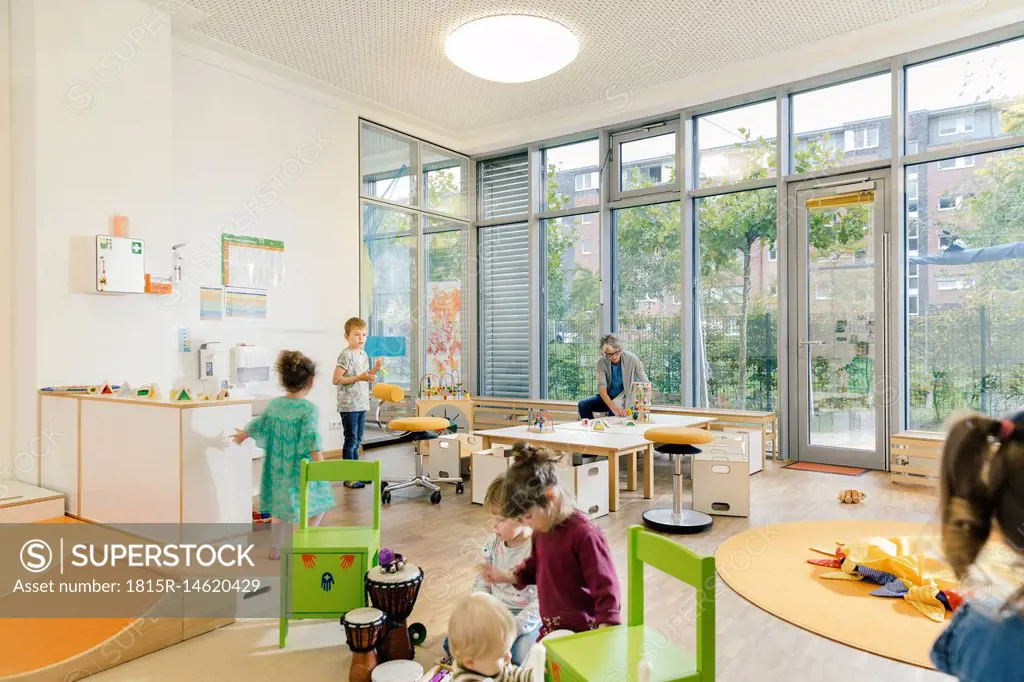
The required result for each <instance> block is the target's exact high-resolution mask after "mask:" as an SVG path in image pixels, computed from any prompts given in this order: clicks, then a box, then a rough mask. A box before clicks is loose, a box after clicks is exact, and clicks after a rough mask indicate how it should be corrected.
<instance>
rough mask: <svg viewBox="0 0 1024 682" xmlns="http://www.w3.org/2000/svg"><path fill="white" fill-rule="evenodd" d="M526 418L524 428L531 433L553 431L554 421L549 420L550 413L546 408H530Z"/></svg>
mask: <svg viewBox="0 0 1024 682" xmlns="http://www.w3.org/2000/svg"><path fill="white" fill-rule="evenodd" d="M528 419H529V421H528V422H527V424H528V426H527V427H526V428H527V430H528V431H530V432H531V433H554V432H555V422H553V421H552V420H551V415H550V414H549V413H548V412H547V411H546V410H536V409H533V408H530V412H529V415H528Z"/></svg>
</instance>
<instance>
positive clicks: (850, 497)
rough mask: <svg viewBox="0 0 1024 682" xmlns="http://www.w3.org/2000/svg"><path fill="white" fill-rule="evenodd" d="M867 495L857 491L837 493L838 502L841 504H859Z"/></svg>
mask: <svg viewBox="0 0 1024 682" xmlns="http://www.w3.org/2000/svg"><path fill="white" fill-rule="evenodd" d="M867 496H868V495H867V493H862V492H861V491H859V490H853V489H850V490H841V491H839V501H840V502H842V503H843V504H860V503H861V501H862V500H864V499H865V498H867Z"/></svg>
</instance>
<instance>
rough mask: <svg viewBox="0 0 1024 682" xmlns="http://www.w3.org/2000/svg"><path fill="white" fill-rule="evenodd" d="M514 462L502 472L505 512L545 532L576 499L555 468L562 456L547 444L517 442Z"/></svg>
mask: <svg viewBox="0 0 1024 682" xmlns="http://www.w3.org/2000/svg"><path fill="white" fill-rule="evenodd" d="M512 451H513V452H514V453H515V463H514V464H513V465H512V466H511V467H510V468H509V470H508V472H507V473H506V474H505V513H504V516H507V517H509V518H513V519H521V520H522V522H523V523H525V524H526V525H527V526H529V527H530V528H532V529H533V530H535V531H538V532H540V533H546V532H548V531H549V530H551V529H552V528H554V527H555V526H557V525H558V524H560V523H562V522H563V521H565V520H566V519H568V518H569V517H570V516H571V515H572V511H573V508H574V506H575V502H574V501H573V499H572V496H571V495H570V494H569V492H568V491H567V490H566V489H565V488H564V487H563V486H562V484H561V482H560V481H559V478H558V472H557V471H556V470H555V463H556V462H558V461H560V460H561V457H560V456H559V455H558V454H557V453H555V452H554V451H553V450H549V449H548V448H534V447H531V446H529V445H526V444H525V443H516V444H515V446H513V448H512Z"/></svg>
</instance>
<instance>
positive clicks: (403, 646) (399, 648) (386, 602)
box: [366, 563, 426, 661]
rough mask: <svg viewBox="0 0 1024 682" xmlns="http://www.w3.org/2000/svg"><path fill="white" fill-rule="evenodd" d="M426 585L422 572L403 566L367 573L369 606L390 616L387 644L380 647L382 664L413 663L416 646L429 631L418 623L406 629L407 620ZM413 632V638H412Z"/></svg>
mask: <svg viewBox="0 0 1024 682" xmlns="http://www.w3.org/2000/svg"><path fill="white" fill-rule="evenodd" d="M422 583H423V569H422V568H420V567H419V566H416V565H415V564H409V563H404V564H403V565H401V566H400V567H399V568H398V569H397V570H391V571H388V570H385V568H384V567H382V566H374V567H373V568H371V569H370V570H369V571H368V572H367V573H366V592H367V594H369V595H370V603H371V604H373V605H374V606H375V607H377V608H378V609H380V610H381V611H383V612H384V613H385V614H387V620H388V627H387V634H385V635H384V641H383V642H382V643H381V644H380V646H379V647H377V653H378V654H379V655H380V659H381V661H394V660H399V659H406V660H410V661H411V660H412V658H413V653H414V652H413V642H414V641H415V642H416V643H417V644H422V643H423V639H424V637H425V635H426V629H425V628H424V627H423V626H422V625H421V624H419V623H413V625H412V626H411V627H410V626H407V625H406V622H405V621H406V619H407V618H409V614H411V613H412V609H413V606H415V605H416V597H418V596H419V593H420V585H421V584H422ZM410 630H412V634H413V635H414V637H411V636H410Z"/></svg>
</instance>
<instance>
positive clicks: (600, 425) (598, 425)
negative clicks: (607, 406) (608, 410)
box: [593, 419, 608, 431]
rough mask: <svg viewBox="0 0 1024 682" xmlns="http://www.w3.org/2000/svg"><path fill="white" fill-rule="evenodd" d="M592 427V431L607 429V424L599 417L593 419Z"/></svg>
mask: <svg viewBox="0 0 1024 682" xmlns="http://www.w3.org/2000/svg"><path fill="white" fill-rule="evenodd" d="M593 429H594V431H607V430H608V426H607V425H606V424H605V423H604V422H603V421H601V420H600V419H595V420H594V426H593Z"/></svg>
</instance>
